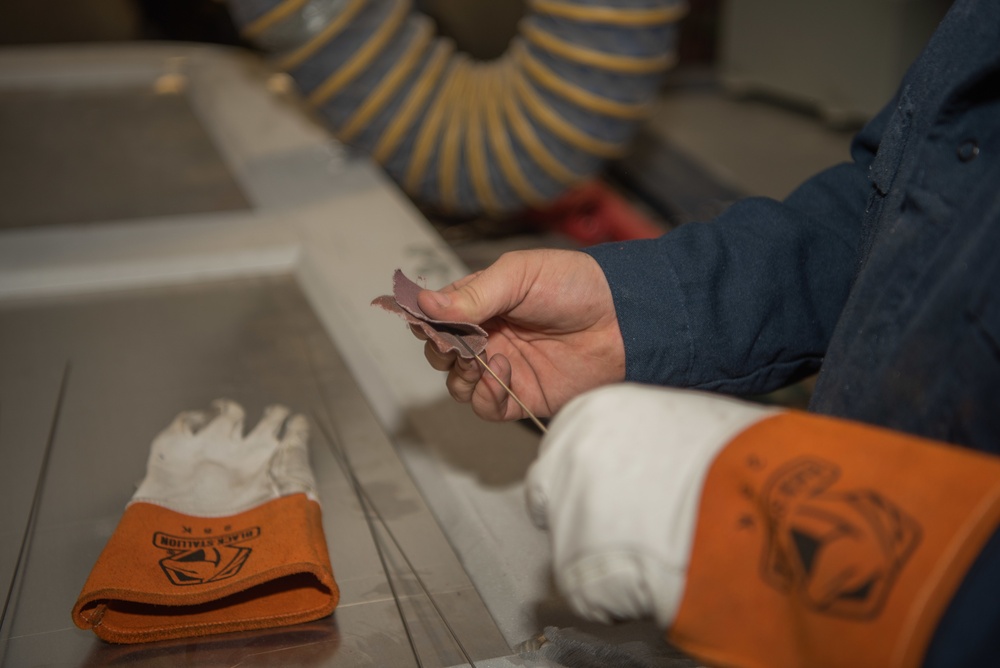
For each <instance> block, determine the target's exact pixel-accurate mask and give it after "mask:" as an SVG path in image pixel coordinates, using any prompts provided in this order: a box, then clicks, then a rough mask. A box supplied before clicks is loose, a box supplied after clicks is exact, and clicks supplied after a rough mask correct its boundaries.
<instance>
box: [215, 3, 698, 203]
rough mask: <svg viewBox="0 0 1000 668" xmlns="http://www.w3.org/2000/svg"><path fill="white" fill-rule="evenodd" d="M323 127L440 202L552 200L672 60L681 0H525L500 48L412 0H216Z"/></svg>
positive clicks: (621, 127) (595, 157)
mask: <svg viewBox="0 0 1000 668" xmlns="http://www.w3.org/2000/svg"><path fill="white" fill-rule="evenodd" d="M228 1H229V5H230V8H231V9H232V12H233V15H234V17H235V18H236V20H237V22H238V23H239V25H240V26H241V31H242V34H243V35H244V36H245V37H246V38H248V39H250V40H252V41H254V42H255V43H257V44H258V45H260V46H261V47H262V48H264V49H265V50H267V51H269V52H270V53H272V54H273V55H274V58H275V62H276V64H277V66H278V67H280V68H281V69H284V70H285V71H287V72H288V73H289V74H290V75H291V76H292V77H293V78H294V79H295V81H296V82H297V84H298V86H299V88H300V89H301V91H302V93H303V94H304V96H305V99H306V100H307V102H308V103H309V104H310V105H311V106H312V107H313V108H315V109H316V110H317V111H318V112H319V113H320V114H321V115H322V116H324V117H325V118H326V120H327V121H328V122H329V124H330V127H331V128H332V129H333V131H334V133H335V134H336V136H337V137H338V138H339V139H341V140H342V141H344V142H345V143H348V144H352V145H355V146H358V147H360V148H361V149H363V150H365V151H367V152H369V153H371V155H372V156H373V157H374V158H375V159H376V160H377V161H378V162H380V163H381V164H382V165H384V166H385V168H386V170H387V171H388V172H389V174H390V175H391V176H392V177H393V178H394V179H396V181H398V182H399V183H400V184H401V186H402V187H403V189H404V190H405V191H406V192H407V193H409V194H410V195H411V196H413V197H414V198H416V199H418V200H420V201H422V202H424V203H426V204H430V205H433V206H436V207H438V208H439V209H441V210H443V211H445V212H449V213H459V214H471V213H483V212H485V213H488V214H502V213H505V212H511V211H514V210H517V209H520V208H523V207H524V206H526V205H537V204H541V203H544V202H546V201H549V200H551V199H553V198H554V197H556V196H558V195H559V194H560V193H562V192H563V191H564V190H565V189H566V188H567V187H569V186H571V185H573V184H575V183H577V182H579V181H582V180H584V179H587V178H589V177H591V176H592V175H593V174H595V173H596V172H597V171H598V170H599V169H600V168H601V166H602V164H603V163H604V161H606V160H608V159H610V158H615V157H618V156H620V155H622V153H623V152H624V151H625V149H626V146H627V144H628V142H629V140H630V139H631V137H632V135H633V133H634V131H635V128H636V125H637V124H638V123H639V122H640V121H641V120H642V119H643V118H644V117H645V115H646V113H647V109H648V107H649V103H650V101H651V100H652V98H653V96H654V95H655V93H656V90H657V88H658V86H659V84H660V81H661V77H662V74H663V72H664V71H665V70H667V69H669V68H670V67H671V66H672V65H673V63H674V60H675V52H676V48H675V47H676V37H677V35H676V26H675V24H676V22H677V21H678V20H679V19H680V18H681V17H682V16H683V15H684V13H685V11H686V5H685V3H684V0H617V1H615V0H530V2H529V14H528V16H526V17H525V18H524V20H523V21H522V22H521V25H520V27H519V31H518V35H517V37H516V38H515V39H514V40H513V42H512V43H511V46H510V48H509V49H508V50H507V52H506V53H505V54H504V55H503V56H501V57H500V58H498V59H496V60H494V61H489V62H479V61H474V60H472V59H470V58H469V57H468V56H466V55H465V54H462V53H457V52H455V49H454V46H453V45H452V43H451V42H450V41H449V40H446V39H443V38H439V37H436V36H435V34H434V29H433V25H432V22H431V21H430V19H428V18H427V17H426V16H423V15H421V14H420V13H418V12H414V11H413V8H412V6H411V0H228Z"/></svg>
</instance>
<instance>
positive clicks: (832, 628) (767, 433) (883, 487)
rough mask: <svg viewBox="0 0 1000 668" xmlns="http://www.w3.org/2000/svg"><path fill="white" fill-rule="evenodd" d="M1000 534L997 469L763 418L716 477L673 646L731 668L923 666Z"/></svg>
mask: <svg viewBox="0 0 1000 668" xmlns="http://www.w3.org/2000/svg"><path fill="white" fill-rule="evenodd" d="M998 523H1000V461H998V459H997V458H995V457H991V456H988V455H984V454H981V453H977V452H972V451H969V450H965V449H961V448H958V447H954V446H947V445H944V444H938V443H934V442H931V441H927V440H923V439H918V438H915V437H911V436H906V435H902V434H899V433H897V432H890V431H887V430H883V429H877V428H873V427H870V426H866V425H860V424H856V423H851V422H846V421H842V420H835V419H831V418H825V417H820V416H815V415H809V414H804V413H794V412H788V413H782V414H779V415H776V416H774V417H769V418H766V419H764V420H762V421H760V422H758V423H756V424H754V425H753V426H751V427H749V428H747V429H746V430H745V431H744V432H743V433H741V434H740V435H739V436H737V437H736V438H735V439H733V440H732V441H731V442H730V443H729V444H728V445H727V446H726V447H725V448H724V449H723V450H722V451H721V452H720V454H719V455H718V456H717V458H716V459H715V461H714V462H713V463H712V466H711V468H710V470H709V472H708V477H707V479H706V481H705V485H704V488H703V491H702V497H701V502H700V507H699V513H698V521H697V528H696V530H695V537H694V543H693V548H692V554H691V559H690V565H689V568H688V574H687V583H686V588H685V591H684V595H683V598H682V600H681V605H680V609H679V612H678V615H677V618H676V620H675V623H674V625H673V626H672V627H671V629H670V631H669V632H668V638H669V639H670V641H671V642H673V643H674V644H675V645H677V646H678V647H681V648H683V649H684V650H686V651H688V652H690V653H691V654H693V655H695V656H698V657H700V658H702V659H704V660H706V661H708V662H710V663H716V664H722V665H727V666H760V667H761V668H764V667H767V668H782V667H786V666H787V667H793V666H811V667H822V666H845V665H852V666H880V667H904V668H905V667H911V666H917V665H919V664H920V662H921V660H922V658H923V655H924V653H925V652H926V649H927V646H928V644H929V642H930V639H931V636H932V634H933V633H934V630H935V629H936V627H937V624H938V622H939V621H940V618H941V616H942V615H943V614H944V610H945V608H946V606H947V605H948V603H949V602H950V600H951V598H952V596H953V595H954V593H955V591H956V590H957V588H958V586H959V585H960V584H961V582H962V579H963V578H964V576H965V574H966V572H967V571H968V569H969V567H970V566H971V564H972V562H973V561H974V559H975V557H976V556H977V554H978V553H979V551H980V550H981V549H982V547H983V545H984V544H985V542H986V540H987V539H988V538H989V537H990V536H991V535H992V533H993V532H994V530H995V529H996V527H997V526H998Z"/></svg>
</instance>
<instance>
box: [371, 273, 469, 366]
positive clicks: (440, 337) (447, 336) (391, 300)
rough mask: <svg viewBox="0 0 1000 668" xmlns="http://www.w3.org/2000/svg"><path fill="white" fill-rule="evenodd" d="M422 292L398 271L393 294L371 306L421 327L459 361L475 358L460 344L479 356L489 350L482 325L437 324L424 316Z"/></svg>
mask: <svg viewBox="0 0 1000 668" xmlns="http://www.w3.org/2000/svg"><path fill="white" fill-rule="evenodd" d="M422 289H423V288H421V287H420V286H419V285H417V284H416V283H414V282H413V281H411V280H410V279H409V278H407V277H406V276H405V275H404V274H403V272H402V270H400V269H397V270H396V271H395V272H394V273H393V275H392V294H391V295H382V296H381V297H376V298H375V299H374V300H372V306H380V307H382V308H383V309H385V310H386V311H389V312H390V313H395V314H396V315H398V316H399V317H401V318H403V319H404V320H406V322H408V323H409V324H411V325H415V326H417V327H419V328H420V329H421V331H423V333H424V334H426V335H427V338H429V339H430V340H431V341H433V342H434V343H436V344H437V346H438V349H439V350H441V351H442V352H452V351H454V352H456V353H458V355H459V357H464V358H466V359H472V358H473V355H472V354H471V353H469V350H468V349H467V348H466V347H465V346H463V345H462V343H461V341H465V343H466V344H468V346H469V348H471V349H472V351H473V353H475V354H476V355H479V354H480V353H482V352H483V351H484V350H486V338H487V336H488V335H487V334H486V330H485V329H483V328H482V327H480V326H479V325H476V324H474V323H471V322H448V321H445V320H435V319H434V318H432V317H430V316H429V315H427V314H426V313H424V311H423V309H421V308H420V305H419V304H417V295H418V294H420V291H421V290H422ZM459 339H461V341H460V340H459Z"/></svg>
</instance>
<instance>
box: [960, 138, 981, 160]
mask: <svg viewBox="0 0 1000 668" xmlns="http://www.w3.org/2000/svg"><path fill="white" fill-rule="evenodd" d="M957 153H958V159H959V160H961V161H962V162H969V161H971V160H975V159H976V156H977V155H979V144H977V143H976V140H975V139H967V140H965V141H964V142H962V143H961V144H959V146H958V151H957Z"/></svg>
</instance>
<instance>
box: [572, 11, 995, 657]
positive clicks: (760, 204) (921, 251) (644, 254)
mask: <svg viewBox="0 0 1000 668" xmlns="http://www.w3.org/2000/svg"><path fill="white" fill-rule="evenodd" d="M851 157H852V161H851V162H849V163H845V164H841V165H837V166H835V167H832V168H830V169H828V170H826V171H824V172H822V173H820V174H818V175H816V176H815V177H813V178H812V179H810V180H808V181H806V182H805V183H804V184H803V185H802V186H800V187H799V188H798V189H796V190H795V192H793V193H792V194H791V195H790V196H789V197H788V198H787V199H786V200H785V201H784V202H778V201H775V200H772V199H766V198H750V199H746V200H743V201H740V202H739V203H737V204H735V205H734V206H732V207H731V208H729V209H728V210H727V211H726V212H725V213H723V214H722V215H720V216H719V217H718V218H716V219H715V220H712V221H710V222H706V223H692V224H688V225H683V226H681V227H679V228H678V229H676V230H674V231H672V232H670V233H668V234H666V235H664V236H663V237H661V238H659V239H655V240H649V241H634V242H628V243H621V244H605V245H602V246H596V247H593V248H590V249H587V252H589V253H590V254H591V255H592V256H593V257H594V258H595V259H596V260H597V261H598V263H599V264H600V265H601V267H602V268H603V270H604V273H605V275H606V276H607V278H608V282H609V284H610V286H611V292H612V295H613V297H614V302H615V309H616V311H617V316H618V322H619V325H620V327H621V331H622V336H623V338H624V341H625V359H626V377H627V379H628V380H632V381H637V382H647V383H657V384H664V385H673V386H679V387H690V388H698V389H703V390H714V391H718V392H725V393H729V394H736V395H749V394H761V393H766V392H769V391H772V390H774V389H777V388H779V387H781V386H783V385H786V384H788V383H790V382H793V381H796V380H798V379H800V378H802V377H804V376H806V375H808V374H812V373H814V372H816V371H817V370H819V377H818V380H817V383H816V388H815V392H814V394H813V397H812V402H811V404H810V409H811V410H813V411H816V412H820V413H826V414H829V415H835V416H840V417H844V418H849V419H854V420H860V421H863V422H868V423H871V424H875V425H881V426H884V427H889V428H891V429H897V430H900V431H905V432H909V433H912V434H917V435H921V436H925V437H929V438H933V439H937V440H942V441H947V442H950V443H954V444H959V445H964V446H968V447H972V448H976V449H980V450H985V451H988V452H992V453H998V452H1000V2H998V1H997V0H957V1H956V2H955V3H954V4H953V5H952V8H951V10H950V11H949V13H948V15H947V16H946V17H945V19H944V20H943V21H942V23H941V25H940V26H939V27H938V30H937V31H936V32H935V34H934V36H933V37H932V38H931V40H930V42H929V43H928V45H927V47H926V48H925V49H924V51H923V52H922V53H921V55H920V56H919V57H918V59H917V60H916V62H915V63H914V64H913V66H912V67H911V68H910V70H909V72H908V73H907V75H906V77H905V78H904V80H903V82H902V84H901V86H900V89H899V91H898V92H897V94H896V96H895V97H894V99H893V100H892V101H891V102H890V103H889V105H888V106H886V108H885V109H884V110H883V111H882V112H881V113H880V114H878V115H877V116H876V117H875V118H874V119H873V120H872V121H871V122H870V123H869V124H868V125H867V126H866V127H865V128H864V129H863V130H862V131H861V132H860V133H859V134H858V135H857V137H856V138H855V140H854V142H853V143H852V147H851ZM986 665H1000V532H997V533H996V534H994V535H993V537H992V539H991V540H989V541H988V543H987V545H986V547H985V548H984V549H983V550H982V552H981V553H980V555H979V557H978V559H977V560H976V562H975V564H974V565H973V567H972V568H971V569H970V570H969V571H968V573H967V574H966V577H965V579H964V581H963V583H962V585H961V587H960V588H959V590H958V592H957V593H956V594H955V596H954V598H953V599H952V602H951V604H950V606H949V608H948V610H947V612H946V613H945V615H944V617H943V618H942V620H941V622H940V623H939V625H938V627H937V630H936V632H935V634H934V636H933V640H932V642H931V645H930V647H929V649H928V652H927V654H926V656H925V666H935V667H937V666H949V667H955V666H986Z"/></svg>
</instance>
